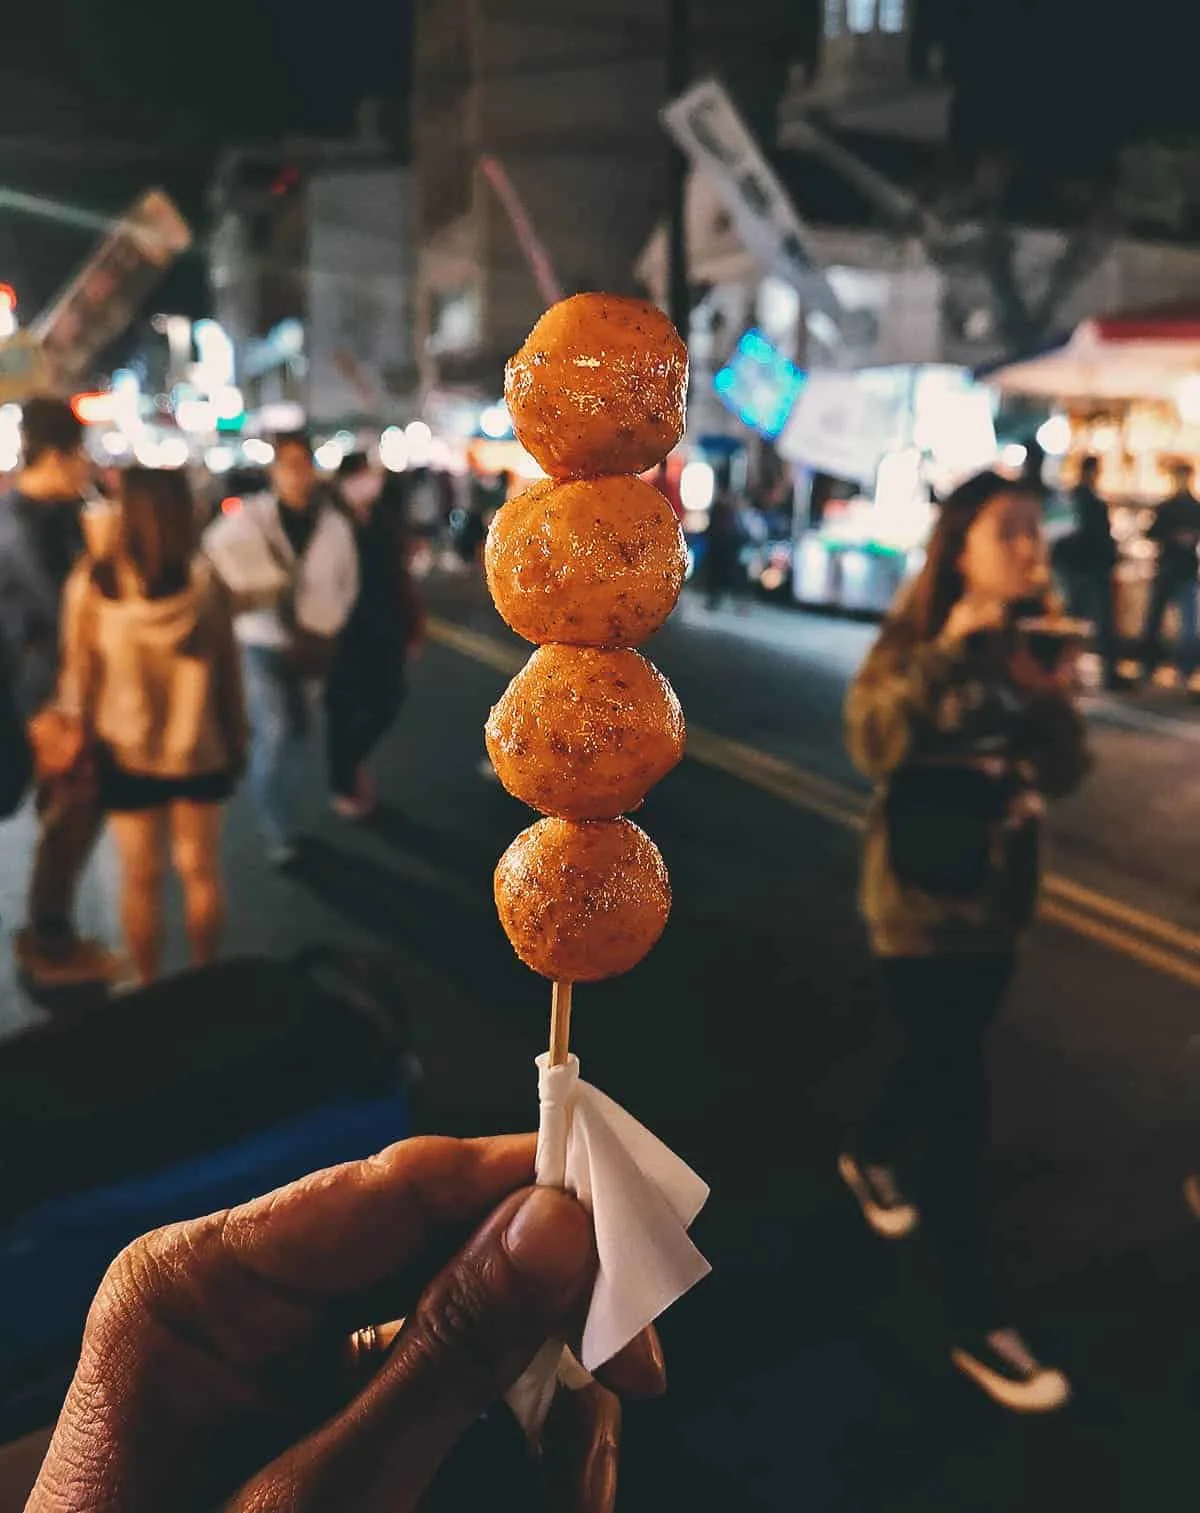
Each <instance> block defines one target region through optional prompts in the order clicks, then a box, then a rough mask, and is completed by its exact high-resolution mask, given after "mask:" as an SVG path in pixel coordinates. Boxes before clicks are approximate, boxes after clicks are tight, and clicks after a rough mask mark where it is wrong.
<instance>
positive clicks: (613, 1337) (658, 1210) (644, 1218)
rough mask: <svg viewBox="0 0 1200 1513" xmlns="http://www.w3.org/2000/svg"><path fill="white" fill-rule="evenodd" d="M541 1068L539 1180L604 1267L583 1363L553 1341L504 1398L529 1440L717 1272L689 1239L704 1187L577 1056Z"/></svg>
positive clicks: (540, 1062)
mask: <svg viewBox="0 0 1200 1513" xmlns="http://www.w3.org/2000/svg"><path fill="white" fill-rule="evenodd" d="M537 1067H538V1097H539V1102H540V1105H541V1117H540V1120H539V1124H538V1150H537V1180H538V1182H539V1183H540V1184H541V1185H542V1186H545V1187H565V1188H566V1189H567V1191H568V1192H572V1193H574V1194H575V1196H576V1197H577V1198H578V1199H579V1201H580V1202H581V1203H582V1204H583V1205H584V1206H585V1208H587V1209H588V1210H589V1212H590V1213H591V1215H592V1220H593V1223H594V1225H595V1230H596V1251H597V1254H598V1256H599V1262H600V1265H599V1270H598V1272H597V1275H596V1286H595V1290H594V1292H593V1293H592V1302H591V1307H590V1308H589V1310H588V1315H587V1322H586V1324H585V1326H584V1331H583V1343H582V1346H581V1349H580V1357H581V1360H580V1361H576V1360H575V1357H574V1356H573V1355H572V1354H571V1352H570V1351H569V1350H565V1349H564V1348H563V1347H562V1345H560V1344H558V1343H557V1342H551V1343H550V1344H548V1345H547V1346H546V1347H545V1348H544V1349H543V1350H542V1351H541V1352H540V1353H539V1354H538V1356H537V1357H536V1358H535V1360H534V1361H533V1363H532V1364H531V1365H530V1367H529V1369H528V1370H527V1371H526V1372H525V1374H524V1376H523V1377H522V1378H521V1380H520V1381H519V1382H518V1383H517V1384H516V1386H515V1387H514V1388H513V1390H512V1392H511V1393H510V1394H509V1396H508V1403H509V1406H510V1407H511V1408H512V1410H513V1412H514V1413H515V1414H516V1416H517V1418H518V1419H519V1420H520V1422H521V1424H522V1425H523V1426H524V1428H525V1430H526V1432H527V1433H528V1434H530V1435H531V1436H535V1435H537V1434H538V1433H539V1432H540V1430H541V1427H542V1424H543V1423H544V1422H545V1418H546V1414H547V1413H548V1412H549V1410H550V1403H551V1400H552V1399H553V1396H554V1392H555V1390H556V1388H557V1386H558V1384H559V1383H560V1382H561V1383H562V1384H563V1385H564V1386H568V1387H580V1386H582V1385H584V1384H585V1383H586V1382H587V1381H589V1380H590V1377H589V1374H588V1373H590V1372H592V1371H595V1370H596V1369H597V1368H598V1367H600V1366H602V1365H603V1364H604V1363H605V1361H609V1360H611V1359H612V1357H613V1356H614V1355H616V1354H617V1353H618V1351H620V1350H623V1349H624V1348H625V1346H626V1345H628V1344H629V1342H630V1340H632V1339H633V1338H634V1337H635V1336H636V1335H637V1334H639V1333H640V1332H641V1331H642V1330H643V1329H644V1328H645V1327H646V1325H647V1324H651V1323H653V1322H654V1320H655V1319H656V1318H658V1316H659V1315H660V1314H661V1313H664V1312H665V1311H666V1310H667V1309H668V1308H669V1307H670V1306H671V1304H672V1303H674V1302H675V1301H676V1300H677V1299H678V1298H681V1297H682V1296H683V1294H684V1293H685V1292H687V1291H688V1290H689V1289H690V1288H692V1287H694V1286H695V1285H696V1283H697V1282H699V1281H700V1280H701V1279H702V1278H703V1277H706V1276H707V1275H708V1273H709V1271H710V1270H711V1269H712V1268H711V1267H710V1266H709V1264H708V1262H707V1261H706V1260H705V1259H704V1257H703V1256H702V1255H701V1254H700V1252H699V1251H698V1250H697V1249H696V1247H695V1246H694V1245H693V1244H692V1242H691V1240H690V1239H689V1238H688V1233H687V1231H688V1227H689V1226H690V1225H691V1223H692V1221H693V1220H694V1219H695V1217H696V1215H697V1214H698V1213H699V1212H700V1210H701V1208H703V1206H704V1204H705V1202H706V1201H707V1198H708V1192H709V1190H708V1186H707V1184H706V1183H704V1182H702V1181H701V1179H700V1178H699V1177H698V1176H697V1175H696V1173H695V1172H694V1171H692V1169H691V1167H689V1166H688V1165H687V1164H686V1163H685V1162H683V1161H681V1160H680V1159H679V1157H678V1156H676V1155H675V1154H674V1152H673V1151H670V1150H668V1148H667V1147H666V1146H665V1145H664V1144H663V1143H662V1141H661V1140H659V1139H658V1138H657V1137H656V1136H654V1135H652V1134H651V1133H650V1131H649V1130H648V1129H646V1128H645V1126H644V1125H641V1124H639V1123H638V1121H637V1120H636V1119H634V1118H633V1116H632V1115H631V1114H627V1113H626V1112H625V1110H624V1109H623V1108H621V1107H620V1105H619V1104H616V1103H614V1102H613V1100H612V1099H611V1098H608V1097H606V1096H605V1095H604V1094H603V1093H602V1092H600V1090H599V1089H598V1088H594V1087H592V1086H591V1085H590V1084H589V1083H586V1082H584V1081H582V1080H581V1079H580V1076H579V1061H578V1059H577V1058H576V1057H574V1056H572V1057H570V1058H569V1060H568V1061H567V1064H566V1065H565V1066H559V1067H552V1066H551V1065H550V1058H549V1056H546V1055H542V1056H539V1057H538V1059H537ZM581 1363H582V1364H581Z"/></svg>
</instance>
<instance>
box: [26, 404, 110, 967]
mask: <svg viewBox="0 0 1200 1513" xmlns="http://www.w3.org/2000/svg"><path fill="white" fill-rule="evenodd" d="M21 435H22V451H23V457H22V466H21V468H20V470H19V472H18V473H17V475H16V478H15V483H14V487H13V488H12V489H11V490H10V491H9V492H8V493H7V494H4V495H3V496H0V642H2V643H3V652H4V656H5V662H6V665H7V670H8V673H9V676H10V680H11V688H12V697H13V700H14V703H15V706H16V709H17V712H18V714H19V716H20V718H21V720H22V721H23V722H24V724H25V726H26V729H27V731H28V735H29V741H30V745H31V747H32V749H33V753H34V756H35V760H36V763H37V781H36V804H37V814H38V838H37V847H36V851H35V853H34V860H33V868H32V872H31V875H30V882H29V902H28V907H27V916H26V918H27V923H26V925H25V927H24V929H22V930H21V931H20V932H19V934H18V935H17V936H16V938H15V941H14V955H15V957H16V963H17V969H18V971H19V972H20V973H21V975H22V976H24V977H26V978H27V979H28V980H29V981H30V982H32V983H33V984H34V986H35V987H39V988H56V987H70V986H79V985H83V984H88V983H102V982H108V981H111V980H112V978H113V977H115V975H116V974H117V971H118V970H119V966H120V963H119V962H118V960H117V958H116V956H115V955H114V954H113V953H112V952H111V951H108V950H106V949H105V948H104V947H103V946H101V945H100V944H98V943H97V942H96V941H92V940H83V939H81V938H80V937H79V935H78V934H77V933H76V931H75V925H74V920H73V915H74V907H75V892H76V888H77V886H78V883H79V878H80V876H81V874H82V872H83V870H84V868H85V867H86V866H87V863H88V859H89V858H90V856H91V854H92V851H93V849H94V847H95V844H96V840H97V837H98V836H99V834H100V830H101V827H102V816H101V813H100V809H99V805H98V803H97V801H96V795H95V792H94V788H93V785H92V784H91V783H90V782H88V781H87V777H86V774H84V773H83V772H81V770H80V766H79V759H80V751H79V747H78V744H77V741H76V740H75V735H76V732H74V731H73V730H72V729H71V728H70V726H69V725H64V723H63V722H62V721H61V719H60V718H59V716H58V714H57V712H56V710H55V708H54V695H55V689H56V686H57V683H58V672H59V622H60V612H61V606H62V593H63V588H64V586H65V584H66V582H67V579H68V577H69V576H70V574H71V571H72V569H73V568H74V566H75V563H76V561H77V560H78V558H79V557H80V556H81V555H82V553H83V550H84V539H83V529H82V526H81V523H80V515H81V510H82V504H83V497H84V494H85V493H86V491H87V489H88V485H89V480H90V477H91V464H90V463H89V461H88V458H87V454H86V453H85V452H84V449H83V427H82V425H81V424H80V422H79V420H78V419H77V418H76V416H75V414H74V412H73V411H72V409H71V407H70V405H68V404H65V403H64V402H63V401H61V400H58V399H48V398H46V399H42V398H37V399H31V400H30V401H29V402H28V403H27V404H26V405H25V408H24V412H23V415H22V419H21Z"/></svg>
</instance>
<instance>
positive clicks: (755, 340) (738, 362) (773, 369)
mask: <svg viewBox="0 0 1200 1513" xmlns="http://www.w3.org/2000/svg"><path fill="white" fill-rule="evenodd" d="M807 376H808V375H807V374H806V373H805V372H804V371H803V370H802V369H800V368H798V367H796V365H795V363H792V362H789V361H788V359H787V358H786V357H784V356H783V354H782V353H780V352H779V351H777V350H776V348H774V347H773V346H772V345H771V343H770V342H769V341H768V340H767V338H766V337H765V336H764V335H763V334H762V332H761V331H759V330H757V329H755V328H752V329H751V330H749V331H747V332H746V334H745V335H744V336H743V337H742V339H741V341H739V342H738V344H737V347H736V349H735V351H734V353H733V356H732V357H731V358H730V359H729V362H728V364H727V365H726V366H725V367H724V368H722V369H721V370H720V371H719V372H718V373H716V374H715V375H714V377H713V388H714V389H715V390H716V392H717V396H718V397H719V399H720V400H721V403H722V404H723V405H724V406H725V407H726V408H727V409H729V410H732V411H733V413H734V414H735V415H736V416H737V418H738V419H739V420H740V421H741V422H742V424H743V425H747V426H749V427H750V429H751V430H753V431H757V432H758V433H759V434H760V435H762V436H766V437H767V438H768V439H769V440H772V441H773V440H774V439H775V437H776V436H778V435H779V433H780V431H782V430H783V428H784V426H785V425H786V424H787V418H788V416H789V415H790V414H791V413H792V407H793V406H794V405H795V403H796V400H797V398H798V397H799V395H800V390H801V389H802V388H803V387H804V384H805V380H806V378H807Z"/></svg>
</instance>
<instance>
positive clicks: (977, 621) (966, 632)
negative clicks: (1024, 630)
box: [942, 594, 1008, 642]
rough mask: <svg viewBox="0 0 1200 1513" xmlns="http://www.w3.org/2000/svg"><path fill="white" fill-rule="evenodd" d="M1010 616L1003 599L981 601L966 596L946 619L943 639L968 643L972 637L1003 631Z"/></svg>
mask: <svg viewBox="0 0 1200 1513" xmlns="http://www.w3.org/2000/svg"><path fill="white" fill-rule="evenodd" d="M1007 614H1008V606H1007V605H1006V604H1005V603H1004V601H1003V600H1002V599H979V598H973V597H972V596H971V595H969V594H968V595H964V597H963V598H961V599H960V600H959V601H958V603H957V604H956V605H955V606H954V608H953V609H952V610H951V611H950V613H949V615H948V616H947V617H946V623H945V625H944V626H943V627H942V639H943V640H945V641H951V642H961V641H966V640H967V639H968V638H969V637H971V636H976V635H981V634H985V633H987V632H990V631H998V630H1001V629H1002V628H1003V626H1004V621H1005V618H1006V616H1007Z"/></svg>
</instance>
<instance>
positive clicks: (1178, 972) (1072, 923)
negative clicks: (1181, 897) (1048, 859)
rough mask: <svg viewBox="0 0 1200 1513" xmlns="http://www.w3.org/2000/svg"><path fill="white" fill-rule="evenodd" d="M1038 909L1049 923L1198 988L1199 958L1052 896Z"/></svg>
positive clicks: (1199, 986)
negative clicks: (1171, 949) (1150, 940)
mask: <svg viewBox="0 0 1200 1513" xmlns="http://www.w3.org/2000/svg"><path fill="white" fill-rule="evenodd" d="M1038 913H1039V914H1040V915H1041V917H1042V918H1043V919H1048V920H1049V921H1050V922H1051V923H1052V924H1056V925H1062V926H1064V927H1065V928H1066V929H1068V930H1074V931H1075V933H1076V934H1077V935H1086V936H1087V937H1088V939H1089V940H1095V941H1098V942H1099V943H1100V944H1101V945H1103V946H1108V947H1109V948H1110V949H1111V950H1113V951H1119V952H1120V953H1121V954H1122V955H1123V956H1131V957H1132V958H1133V959H1134V960H1135V961H1140V962H1142V963H1143V964H1144V965H1145V966H1148V967H1153V968H1154V969H1155V970H1156V971H1158V972H1162V973H1163V974H1164V975H1165V976H1167V977H1174V978H1175V979H1176V980H1177V981H1179V982H1183V983H1186V984H1187V985H1188V987H1190V988H1200V962H1196V961H1188V960H1187V958H1186V957H1183V956H1176V955H1173V954H1172V953H1171V952H1169V951H1164V950H1162V949H1161V948H1160V947H1158V946H1152V945H1150V944H1148V943H1147V942H1146V941H1144V940H1139V939H1138V937H1137V936H1136V935H1131V934H1130V933H1129V932H1128V931H1127V930H1122V929H1121V928H1120V927H1119V926H1116V925H1106V924H1105V923H1104V922H1103V921H1102V920H1098V919H1092V918H1091V917H1090V916H1089V915H1087V914H1083V913H1081V912H1080V911H1079V910H1078V909H1072V908H1070V907H1069V906H1067V905H1065V904H1060V903H1059V902H1058V901H1057V900H1056V899H1053V898H1043V899H1042V901H1041V903H1040V904H1039V905H1038Z"/></svg>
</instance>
